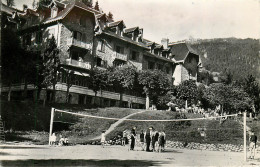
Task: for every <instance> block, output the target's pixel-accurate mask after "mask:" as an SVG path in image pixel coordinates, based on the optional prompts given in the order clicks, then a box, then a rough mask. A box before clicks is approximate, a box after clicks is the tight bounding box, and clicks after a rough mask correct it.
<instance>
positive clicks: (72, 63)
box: [64, 59, 91, 70]
mask: <svg viewBox="0 0 260 167" xmlns="http://www.w3.org/2000/svg"><path fill="white" fill-rule="evenodd" d="M64 64H66V65H70V66H74V67H80V68H84V69H88V70H89V69H91V63H90V62H82V61H77V60H73V59H66V61H65V62H64Z"/></svg>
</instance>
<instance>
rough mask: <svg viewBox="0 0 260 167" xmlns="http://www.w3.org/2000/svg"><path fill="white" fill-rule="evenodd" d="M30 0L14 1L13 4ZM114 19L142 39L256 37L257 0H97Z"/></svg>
mask: <svg viewBox="0 0 260 167" xmlns="http://www.w3.org/2000/svg"><path fill="white" fill-rule="evenodd" d="M3 1H5V0H3ZM32 1H33V0H15V3H16V7H17V8H22V4H28V5H31V4H32ZM93 2H94V4H95V2H96V0H93ZM98 2H99V6H100V7H101V8H102V10H103V11H104V12H105V13H108V12H109V11H110V12H111V13H112V14H113V15H114V20H115V21H117V20H124V23H125V24H126V26H127V27H128V28H130V27H135V26H139V27H140V28H143V29H144V38H146V39H149V40H152V41H155V42H159V43H160V41H161V39H162V38H168V39H169V40H170V41H171V42H175V41H180V40H185V39H189V38H200V39H211V38H227V37H236V38H257V39H259V38H260V0H98Z"/></svg>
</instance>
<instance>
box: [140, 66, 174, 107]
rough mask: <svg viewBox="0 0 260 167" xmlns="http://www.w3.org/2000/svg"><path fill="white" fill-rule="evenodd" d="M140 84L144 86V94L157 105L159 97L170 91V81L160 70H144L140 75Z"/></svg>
mask: <svg viewBox="0 0 260 167" xmlns="http://www.w3.org/2000/svg"><path fill="white" fill-rule="evenodd" d="M138 82H139V84H140V85H142V86H143V93H144V94H146V96H147V97H149V98H151V100H152V103H153V104H156V103H157V101H158V97H159V96H163V95H165V94H166V93H167V92H168V91H169V90H170V81H169V79H168V77H167V75H165V73H163V72H162V71H160V70H153V71H152V70H143V71H140V72H139V74H138Z"/></svg>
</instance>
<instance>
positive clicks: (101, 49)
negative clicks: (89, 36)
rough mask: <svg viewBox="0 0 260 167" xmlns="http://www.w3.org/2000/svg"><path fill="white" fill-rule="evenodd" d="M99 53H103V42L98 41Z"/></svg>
mask: <svg viewBox="0 0 260 167" xmlns="http://www.w3.org/2000/svg"><path fill="white" fill-rule="evenodd" d="M99 51H101V52H105V42H104V41H103V40H102V41H99Z"/></svg>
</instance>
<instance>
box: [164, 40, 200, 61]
mask: <svg viewBox="0 0 260 167" xmlns="http://www.w3.org/2000/svg"><path fill="white" fill-rule="evenodd" d="M169 47H170V48H171V52H172V55H174V57H173V58H174V59H175V60H176V61H183V60H185V59H186V57H187V56H188V54H189V53H193V54H195V55H199V54H197V52H195V51H194V50H193V49H192V48H191V46H190V45H189V44H187V43H177V44H170V45H169Z"/></svg>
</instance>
